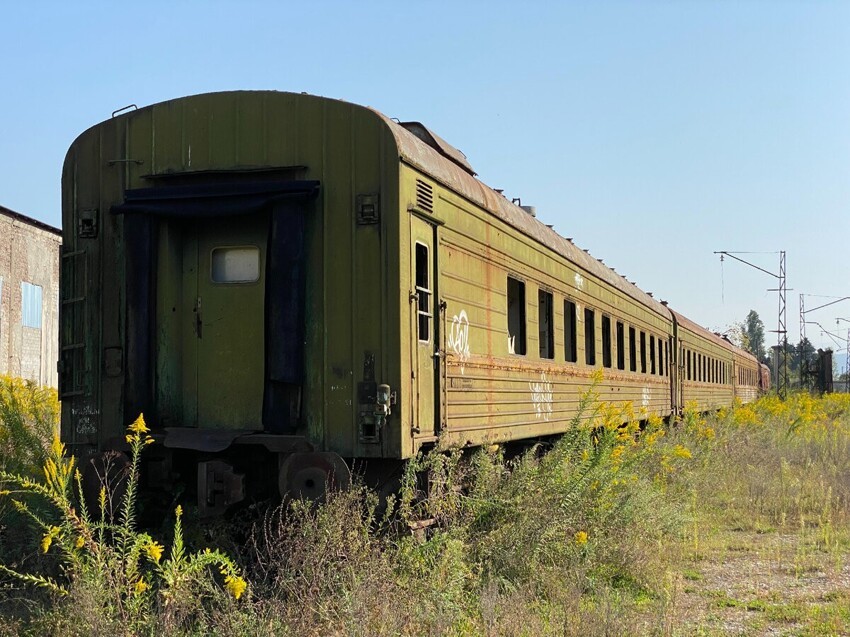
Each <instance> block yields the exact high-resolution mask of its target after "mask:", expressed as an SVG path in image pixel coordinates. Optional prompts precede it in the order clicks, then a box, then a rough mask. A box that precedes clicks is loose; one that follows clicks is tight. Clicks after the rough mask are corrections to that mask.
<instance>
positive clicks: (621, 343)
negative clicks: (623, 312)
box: [617, 321, 626, 370]
mask: <svg viewBox="0 0 850 637" xmlns="http://www.w3.org/2000/svg"><path fill="white" fill-rule="evenodd" d="M617 369H622V370H625V369H626V330H625V326H624V325H623V324H622V323H621V322H620V321H617Z"/></svg>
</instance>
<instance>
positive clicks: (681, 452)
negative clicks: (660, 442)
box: [673, 445, 691, 458]
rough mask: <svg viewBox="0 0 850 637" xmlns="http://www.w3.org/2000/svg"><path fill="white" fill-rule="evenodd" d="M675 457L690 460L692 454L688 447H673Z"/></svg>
mask: <svg viewBox="0 0 850 637" xmlns="http://www.w3.org/2000/svg"><path fill="white" fill-rule="evenodd" d="M673 455H674V456H677V457H679V458H690V457H691V452H690V451H689V450H688V448H687V447H683V446H682V445H676V446H675V447H673Z"/></svg>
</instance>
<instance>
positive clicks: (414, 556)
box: [0, 394, 850, 636]
mask: <svg viewBox="0 0 850 637" xmlns="http://www.w3.org/2000/svg"><path fill="white" fill-rule="evenodd" d="M583 410H584V411H583V413H582V414H580V416H579V417H577V418H576V419H575V421H574V422H573V423H572V426H571V427H570V430H569V432H568V433H567V434H566V435H564V436H562V437H561V438H560V439H558V440H555V441H546V442H540V443H538V444H535V445H532V446H530V447H529V448H527V449H525V450H522V451H521V452H520V453H516V452H515V451H511V452H510V453H508V451H509V450H504V449H490V450H483V449H482V450H478V451H476V452H473V453H467V452H463V453H462V452H461V451H459V450H452V449H440V450H435V451H434V452H431V453H429V454H425V455H423V456H420V457H419V458H417V459H416V460H415V461H413V462H411V463H410V464H409V465H408V467H407V471H406V474H405V476H404V478H403V480H402V487H401V489H400V491H399V493H398V494H397V495H396V496H395V497H393V498H391V499H390V501H389V502H388V503H380V502H379V500H378V496H377V495H376V494H375V493H373V492H371V491H370V490H369V489H367V488H366V487H363V486H360V485H355V487H354V488H352V489H351V490H348V491H346V492H343V493H335V494H332V495H331V496H330V497H329V498H328V499H327V501H326V502H324V503H323V504H321V505H314V504H309V503H305V502H287V503H284V504H283V505H281V506H279V507H278V508H276V509H272V510H269V511H268V512H267V513H266V514H265V515H263V516H261V517H260V519H258V520H256V522H255V523H254V525H253V529H252V530H251V531H250V532H248V534H247V535H248V538H249V540H248V541H247V542H242V543H241V546H240V543H236V542H233V543H232V544H231V546H239V548H238V549H237V550H235V554H234V562H232V563H230V564H231V566H230V568H232V569H236V564H239V565H240V567H241V568H242V569H244V574H245V580H246V584H245V586H246V588H245V589H244V590H245V594H244V595H242V596H241V599H239V600H238V601H237V600H236V599H234V597H233V595H232V594H228V592H227V590H226V588H223V587H222V586H221V580H220V579H219V580H218V581H219V583H218V584H216V583H215V581H216V580H215V578H214V576H215V573H209V572H207V571H206V570H204V569H205V568H206V566H205V567H204V568H201V569H200V570H199V571H198V572H199V573H206V575H205V576H204V577H200V578H195V579H193V580H192V581H193V582H194V583H193V584H191V585H187V587H185V588H173V589H172V588H169V587H170V586H171V585H170V584H168V582H166V581H165V580H164V579H163V576H162V575H161V574H160V571H159V570H157V569H158V564H159V562H155V561H151V559H148V558H144V556H143V555H142V553H144V550H142V553H140V554H139V555H140V556H141V558H144V559H141V558H140V559H139V560H138V561H137V562H136V564H137V567H136V571H133V573H135V574H130V575H127V572H126V570H124V571H122V570H121V568H118V567H117V566H116V565H120V564H128V563H130V562H132V560H129V562H128V559H127V554H126V553H121V552H120V551H118V552H111V553H110V552H108V551H106V550H105V549H104V553H103V555H104V556H105V557H104V559H105V560H106V561H105V562H104V563H101V564H100V566H98V569H99V572H104V573H108V574H110V575H109V576H108V577H109V578H111V579H109V580H108V581H109V582H112V583H110V584H109V585H108V586H105V587H104V585H103V583H102V582H101V583H100V584H98V582H97V581H95V580H96V578H95V579H92V580H90V579H87V578H85V577H80V576H76V577H75V578H71V579H70V580H69V579H67V574H68V572H69V571H68V570H67V564H66V571H65V577H66V580H65V581H66V582H67V584H62V587H63V588H64V589H65V591H66V592H67V595H64V596H63V599H64V598H68V597H71V598H73V599H74V600H75V602H74V603H73V604H68V603H67V601H63V600H62V599H59V598H46V599H45V601H44V602H43V603H42V604H40V605H39V606H38V608H37V611H36V612H34V614H33V615H32V616H31V617H30V618H27V617H25V616H23V615H20V614H19V615H17V621H18V622H19V623H18V624H17V628H16V630H19V631H21V632H23V633H26V632H29V633H30V634H42V633H44V634H50V633H53V634H59V633H62V634H69V633H68V631H69V630H70V631H71V633H73V626H70V625H69V621H71V623H73V622H74V621H76V622H77V623H78V624H79V623H80V620H69V619H68V617H71V618H78V617H79V615H78V613H79V612H82V613H83V615H85V616H97V617H101V618H103V617H108V618H110V621H109V622H106V623H103V624H102V625H101V624H98V625H97V626H95V628H97V629H98V630H100V629H101V628H102V629H103V630H104V631H105V632H104V634H106V633H107V632H108V630H112V631H119V634H120V630H124V631H125V632H126V631H128V630H131V629H130V628H128V627H132V630H131V632H132V631H135V632H136V633H139V634H153V633H158V634H160V635H200V634H218V635H233V634H247V635H364V636H365V635H496V634H498V635H609V634H635V635H641V634H647V635H648V634H670V633H671V632H674V630H675V626H673V625H672V624H671V622H673V621H674V620H676V619H678V618H677V617H674V615H673V614H672V612H671V605H672V603H673V597H674V596H675V594H676V585H675V583H674V579H675V577H674V575H673V573H674V572H675V571H676V569H678V568H680V567H681V564H682V563H683V561H682V560H683V558H684V557H685V556H686V555H692V554H693V551H694V548H695V547H696V548H697V550H698V546H699V543H700V542H701V541H703V539H704V536H705V534H707V533H710V532H711V531H712V529H713V528H721V527H722V528H729V527H737V528H751V529H760V530H765V529H768V528H783V527H784V528H788V529H799V528H800V527H801V525H803V526H804V527H806V528H812V529H817V532H818V538H819V540H818V541H819V542H821V545H822V546H824V547H826V548H827V549H828V548H829V547H836V546H837V545H838V544H839V543H840V542H841V541H844V540H842V539H841V538H847V537H848V533H847V531H848V528H850V512H849V511H850V510H849V509H848V504H850V453H848V452H850V397H847V396H842V395H833V396H827V397H824V398H813V397H811V396H808V395H805V394H799V395H793V396H791V397H790V398H789V399H788V400H786V401H784V402H783V401H779V400H778V399H777V398H776V397H767V398H764V399H762V400H761V401H759V402H757V403H755V404H753V405H747V406H742V405H736V406H735V407H734V408H732V409H728V410H723V411H721V412H720V413H718V414H716V415H712V416H705V415H703V414H699V413H697V412H696V411H695V410H694V409H693V408H689V409H688V410H686V412H685V414H684V416H683V418H682V419H681V422H679V423H677V424H665V423H662V422H661V421H659V420H658V419H655V418H652V417H648V416H647V415H646V414H642V413H640V412H639V411H634V410H633V409H632V408H631V407H629V406H626V407H614V406H611V405H606V404H603V403H599V402H598V401H597V399H596V397H595V396H594V395H592V394H588V395H587V396H586V397H585V400H584V404H583ZM623 421H626V422H628V424H627V425H625V426H622V425H621V423H622V422H623ZM54 462H57V463H58V460H55V459H54ZM379 504H380V505H381V506H379ZM422 520H428V521H429V523H430V526H426V527H425V528H422V524H421V523H420V522H421V521H422ZM178 521H179V518H178ZM94 524H95V525H96V524H98V523H97V522H95V523H94ZM245 524H246V522H245V521H244V520H242V521H241V522H240V523H239V525H238V526H239V528H240V529H244V528H245ZM56 526H61V525H59V524H57V525H56ZM61 528H63V529H64V528H65V527H61ZM51 529H52V527H50V526H48V527H47V528H46V529H44V528H42V529H41V530H40V533H39V534H38V535H37V536H36V538H35V540H37V541H38V540H39V539H40V541H42V542H43V541H44V538H45V537H47V536H49V535H50V532H51ZM107 535H110V536H111V537H114V538H119V537H120V533H119V532H117V531H116V530H114V529H113V530H110V531H109V532H108V533H107ZM198 535H199V536H202V534H198ZM66 536H67V537H66ZM180 536H181V532H180V528H179V527H178V528H177V529H175V533H174V537H175V540H176V538H177V537H180ZM73 537H74V536H73V534H72V533H67V532H66V531H64V530H63V531H59V532H56V535H55V537H54V538H52V540H51V541H57V542H60V543H61V542H62V541H66V540H67V541H72V538H73ZM127 537H132V538H136V539H137V540H138V538H142V539H141V540H139V541H140V542H142V544H141V546H142V547H144V546H150V545H151V544H150V543H153V545H155V546H160V547H163V545H160V544H159V543H158V542H155V541H154V540H153V539H152V538H151V537H150V536H147V535H143V534H139V533H138V532H135V531H134V532H133V533H132V534H129V535H127ZM146 543H147V544H146ZM830 543H831V544H830ZM107 544H108V545H109V546H114V545H112V544H111V543H107ZM164 544H165V543H164ZM111 550H113V551H115V550H116V549H114V548H113V549H111ZM161 550H164V547H163V549H161ZM181 550H184V551H188V548H186V549H181ZM187 554H188V553H187ZM201 554H203V553H201ZM122 555H124V557H121V556H122ZM173 555H174V549H172V553H171V556H173ZM218 555H221V556H222V558H223V559H224V558H225V557H226V556H224V555H223V554H218ZM134 559H135V558H134ZM122 560H123V561H122ZM131 570H132V569H131ZM71 572H73V569H71ZM76 572H79V571H76ZM91 572H94V571H91ZM229 572H230V573H231V575H230V577H231V578H233V577H239V575H237V574H236V573H237V572H236V570H232V571H229ZM59 573H60V574H62V572H61V571H60V572H59ZM122 573H123V575H122ZM139 574H141V575H139ZM44 576H45V577H47V574H44ZM134 578H135V579H134ZM240 581H241V580H240ZM56 582H57V584H58V583H59V580H56ZM116 582H117V584H115V583H116ZM138 582H145V583H146V585H147V586H149V589H148V588H146V589H145V591H143V592H144V593H145V599H146V600H147V601H146V602H145V604H143V605H141V606H139V607H138V609H137V610H134V611H133V612H129V613H127V612H125V613H124V614H122V613H116V612H112V614H106V615H104V613H103V609H104V608H112V609H116V608H120V607H121V603H119V601H117V600H116V598H115V595H116V593H115V590H117V589H120V590H123V591H127V592H125V593H122V595H123V597H121V599H123V600H125V602H124V603H125V605H126V603H127V601H128V600H130V601H131V600H133V599H134V598H133V590H134V588H133V587H135V586H137V585H138ZM31 583H32V584H38V582H37V581H34V580H33V581H31ZM122 587H123V588H122ZM128 587H129V588H128ZM48 588H49V586H48ZM167 591H172V593H170V594H169V593H167ZM231 593H232V591H231ZM240 594H241V591H240ZM110 595H112V598H111V599H112V600H113V601H111V602H110V601H109V600H110ZM0 609H2V606H0ZM80 609H82V610H80ZM0 612H2V610H0ZM87 626H89V628H91V627H92V626H94V625H93V624H92V623H91V622H89V624H87ZM107 628H108V630H107ZM0 634H2V631H0ZM92 634H94V633H92ZM110 634H114V632H113V633H110Z"/></svg>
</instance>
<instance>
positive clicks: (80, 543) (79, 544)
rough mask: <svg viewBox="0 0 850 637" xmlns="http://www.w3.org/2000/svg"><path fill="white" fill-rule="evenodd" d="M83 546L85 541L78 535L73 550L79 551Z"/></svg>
mask: <svg viewBox="0 0 850 637" xmlns="http://www.w3.org/2000/svg"><path fill="white" fill-rule="evenodd" d="M85 545H86V540H85V538H84V537H83V536H82V535H80V536H79V537H78V538H77V541H76V542H74V548H77V549H81V548H83V547H84V546H85Z"/></svg>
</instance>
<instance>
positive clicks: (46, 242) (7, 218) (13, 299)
mask: <svg viewBox="0 0 850 637" xmlns="http://www.w3.org/2000/svg"><path fill="white" fill-rule="evenodd" d="M61 244H62V238H61V235H60V233H59V230H58V229H57V228H53V227H51V226H49V225H47V224H44V223H41V222H39V221H36V220H35V219H30V218H29V217H26V216H24V215H22V214H20V213H17V212H14V211H12V210H9V209H8V208H3V207H2V206H0V279H2V283H0V286H2V287H0V374H8V375H10V376H20V377H22V378H27V379H30V380H33V381H35V382H37V383H39V384H41V385H50V386H53V387H55V386H56V384H57V381H58V377H57V373H56V362H57V360H58V359H59V343H58V342H59V250H60V246H61ZM22 283H29V284H31V285H37V286H39V287H40V288H41V320H40V322H41V326H40V327H34V326H33V327H28V326H25V325H24V324H23V316H22V313H21V312H22V291H21V284H22Z"/></svg>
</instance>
